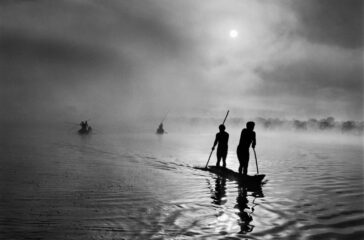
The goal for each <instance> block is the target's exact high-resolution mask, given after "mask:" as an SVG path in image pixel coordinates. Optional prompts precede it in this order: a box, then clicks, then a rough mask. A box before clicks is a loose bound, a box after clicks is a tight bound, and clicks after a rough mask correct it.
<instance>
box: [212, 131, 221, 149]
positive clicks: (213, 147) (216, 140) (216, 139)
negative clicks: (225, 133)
mask: <svg viewBox="0 0 364 240" xmlns="http://www.w3.org/2000/svg"><path fill="white" fill-rule="evenodd" d="M218 136H219V134H218V133H217V134H216V138H215V142H214V146H212V150H214V149H215V146H216V144H217V142H218Z"/></svg>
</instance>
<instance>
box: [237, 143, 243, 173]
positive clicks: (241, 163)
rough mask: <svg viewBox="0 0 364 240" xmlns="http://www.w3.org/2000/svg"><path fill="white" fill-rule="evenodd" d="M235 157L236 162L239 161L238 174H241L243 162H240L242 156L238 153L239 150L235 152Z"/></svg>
mask: <svg viewBox="0 0 364 240" xmlns="http://www.w3.org/2000/svg"><path fill="white" fill-rule="evenodd" d="M236 155H237V156H238V160H239V170H238V171H239V174H241V172H242V170H243V162H242V160H243V159H242V156H241V151H239V148H238V149H237V150H236Z"/></svg>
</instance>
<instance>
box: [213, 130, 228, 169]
mask: <svg viewBox="0 0 364 240" xmlns="http://www.w3.org/2000/svg"><path fill="white" fill-rule="evenodd" d="M219 130H220V132H218V133H216V138H215V142H214V146H213V147H212V150H214V149H215V146H216V145H217V144H218V146H217V151H216V156H217V162H216V166H217V167H220V161H221V159H222V166H223V167H224V168H225V167H226V156H227V152H228V141H229V133H227V132H225V125H224V124H221V125H220V126H219Z"/></svg>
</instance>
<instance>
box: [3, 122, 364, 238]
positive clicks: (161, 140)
mask: <svg viewBox="0 0 364 240" xmlns="http://www.w3.org/2000/svg"><path fill="white" fill-rule="evenodd" d="M216 130H217V129H216ZM240 130H241V129H227V131H229V132H230V142H229V154H228V159H227V167H228V168H231V169H233V170H235V171H236V170H237V168H238V161H237V158H236V154H235V148H236V144H237V142H238V140H239V134H240ZM2 132H3V134H2V135H3V137H2V139H1V147H0V154H1V160H0V178H1V183H0V194H1V195H0V238H1V239H364V189H363V186H364V182H363V180H364V179H363V178H364V177H363V140H362V138H361V137H358V136H347V135H342V134H340V133H336V134H330V135H329V134H320V133H311V134H307V133H294V132H285V133H282V132H267V131H265V130H262V129H261V130H259V129H257V147H256V151H257V156H258V164H259V172H260V173H262V174H266V178H265V179H266V183H265V184H264V185H263V186H262V188H261V189H258V190H254V191H250V190H246V189H244V188H243V187H242V186H239V184H238V183H237V182H235V181H232V180H228V179H224V178H221V177H219V176H217V175H215V174H213V173H210V172H207V171H201V170H198V169H196V168H195V167H196V166H197V167H198V166H200V167H201V166H204V165H205V164H206V161H207V158H208V155H209V153H210V149H211V146H212V143H213V140H214V135H215V128H210V130H208V131H207V130H206V131H205V130H204V131H200V130H197V129H195V130H193V131H176V132H173V131H169V132H168V134H165V135H162V136H160V135H156V134H154V133H153V132H147V131H145V132H142V131H139V132H135V131H134V132H133V131H124V130H121V129H118V128H117V127H115V128H114V129H112V130H108V131H101V130H100V131H97V128H96V131H95V132H94V133H93V134H92V135H89V136H80V135H78V134H77V133H76V131H73V130H72V131H69V130H67V128H52V129H50V128H36V129H29V128H27V129H19V128H9V127H7V128H6V129H3V130H2ZM251 156H254V155H252V154H251ZM215 161H216V157H215V155H214V154H213V156H212V158H211V162H210V164H214V163H215ZM255 173H256V165H255V161H254V158H251V161H250V166H249V174H252V175H254V174H255Z"/></svg>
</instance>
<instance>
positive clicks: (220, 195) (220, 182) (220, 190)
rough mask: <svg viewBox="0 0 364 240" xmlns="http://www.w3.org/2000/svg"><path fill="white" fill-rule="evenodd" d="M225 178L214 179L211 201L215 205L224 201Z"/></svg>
mask: <svg viewBox="0 0 364 240" xmlns="http://www.w3.org/2000/svg"><path fill="white" fill-rule="evenodd" d="M225 197H226V178H223V177H217V178H216V181H215V191H214V192H213V194H212V196H211V198H212V200H213V201H212V203H214V204H217V205H224V204H225V203H226V199H225Z"/></svg>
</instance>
